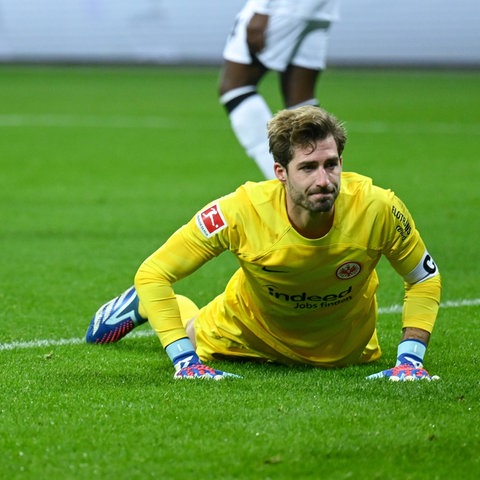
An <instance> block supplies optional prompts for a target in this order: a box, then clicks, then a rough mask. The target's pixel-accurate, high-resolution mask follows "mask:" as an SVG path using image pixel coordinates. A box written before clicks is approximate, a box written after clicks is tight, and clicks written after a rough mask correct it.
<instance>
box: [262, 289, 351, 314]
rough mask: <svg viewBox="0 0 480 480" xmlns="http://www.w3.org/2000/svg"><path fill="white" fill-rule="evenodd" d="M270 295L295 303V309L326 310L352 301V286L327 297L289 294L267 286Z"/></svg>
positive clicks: (304, 293) (305, 293) (303, 293)
mask: <svg viewBox="0 0 480 480" xmlns="http://www.w3.org/2000/svg"><path fill="white" fill-rule="evenodd" d="M266 287H267V289H268V293H269V295H271V296H272V297H275V298H276V299H278V300H284V301H286V302H293V303H295V304H296V305H295V307H294V308H307V309H310V308H311V309H315V308H326V307H333V306H335V305H339V304H340V303H343V302H346V301H348V300H351V299H352V296H351V293H352V286H351V285H350V287H348V288H347V289H346V290H342V291H341V292H339V293H329V294H327V295H309V294H308V293H307V292H302V293H294V294H288V293H284V292H280V291H278V290H277V289H276V288H275V286H273V285H266Z"/></svg>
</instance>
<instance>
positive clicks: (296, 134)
mask: <svg viewBox="0 0 480 480" xmlns="http://www.w3.org/2000/svg"><path fill="white" fill-rule="evenodd" d="M329 135H332V137H333V138H334V140H335V143H336V145H337V150H338V155H339V156H340V155H341V154H342V152H343V149H344V147H345V143H346V141H347V133H346V131H345V128H344V127H343V124H342V123H341V122H339V121H338V120H337V118H336V117H335V116H334V115H332V114H330V113H328V112H327V111H326V110H323V109H322V108H320V107H316V106H313V105H306V106H303V107H298V108H295V109H292V110H281V111H280V112H278V113H277V114H276V115H275V116H274V117H273V118H272V119H271V120H270V121H269V122H268V142H269V146H270V152H271V154H272V155H273V158H274V160H275V161H276V162H278V163H280V164H281V165H282V166H283V167H287V166H288V164H289V162H290V160H291V159H292V158H293V155H294V153H295V148H297V147H301V148H305V147H309V146H310V147H311V148H312V149H314V148H315V142H317V141H318V140H324V139H325V138H327V137H328V136H329Z"/></svg>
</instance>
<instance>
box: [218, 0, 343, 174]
mask: <svg viewBox="0 0 480 480" xmlns="http://www.w3.org/2000/svg"><path fill="white" fill-rule="evenodd" d="M338 10H339V0H301V1H297V0H248V1H247V3H246V4H245V6H244V8H243V9H242V10H241V11H240V13H239V14H238V15H237V18H236V20H235V23H234V25H233V28H232V31H231V33H230V35H229V37H228V39H227V42H226V45H225V49H224V51H223V58H224V65H223V68H222V71H221V73H220V80H219V96H220V102H221V103H222V104H223V105H224V107H225V109H226V110H227V112H228V115H229V117H230V123H231V125H232V129H233V131H234V133H235V135H236V137H237V139H238V140H239V142H240V144H241V145H242V146H243V148H244V149H245V151H246V153H247V154H248V155H249V156H250V157H251V158H253V159H254V160H255V163H256V164H257V165H258V167H259V168H260V170H261V171H262V173H263V175H264V176H265V178H267V179H271V178H275V175H274V173H273V159H272V156H271V154H270V152H269V149H268V140H267V135H266V125H267V122H268V121H269V120H270V118H271V116H272V112H271V110H270V108H269V106H268V105H267V103H266V101H265V99H264V98H263V97H262V96H261V95H260V94H259V93H258V90H257V86H258V84H259V82H260V80H261V79H262V78H263V77H264V75H265V74H266V73H267V72H268V71H270V70H273V71H276V72H278V75H279V82H280V91H281V96H282V99H283V103H284V106H285V107H286V108H295V107H297V106H301V105H318V101H317V99H316V98H315V86H316V83H317V80H318V78H319V76H320V73H321V71H322V70H324V69H325V64H326V54H327V42H328V34H329V28H330V25H331V23H332V22H333V21H335V20H337V19H338V15H339V12H338Z"/></svg>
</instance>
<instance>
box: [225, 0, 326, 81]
mask: <svg viewBox="0 0 480 480" xmlns="http://www.w3.org/2000/svg"><path fill="white" fill-rule="evenodd" d="M252 15H253V11H251V10H249V9H245V8H244V9H243V10H242V11H241V12H240V13H239V14H238V16H237V18H236V22H235V24H234V27H233V29H232V32H231V33H230V35H229V37H228V39H227V42H226V44H225V48H224V50H223V58H224V59H225V60H229V61H231V62H236V63H243V64H250V63H252V57H251V55H250V52H249V51H248V45H247V25H248V22H249V21H250V18H251V17H252ZM330 24H331V22H330V21H327V20H308V19H303V18H295V17H288V16H284V15H281V16H280V15H273V16H270V18H269V22H268V26H267V31H266V45H265V48H264V49H263V50H262V51H261V52H260V53H259V54H258V55H257V57H258V60H259V61H260V62H262V64H263V65H265V67H267V68H268V69H270V70H275V71H278V72H283V71H284V70H285V69H286V68H287V66H288V65H296V66H298V67H304V68H310V69H312V70H323V69H325V65H326V57H327V44H328V35H329V28H330Z"/></svg>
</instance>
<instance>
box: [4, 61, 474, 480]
mask: <svg viewBox="0 0 480 480" xmlns="http://www.w3.org/2000/svg"><path fill="white" fill-rule="evenodd" d="M217 73H218V72H217V70H216V69H212V68H206V69H200V68H198V69H194V68H152V67H137V68H133V67H131V68H127V67H109V68H107V67H105V68H100V67H92V68H88V67H63V68H61V67H55V68H54V67H40V66H38V67H29V66H17V67H15V66H5V65H4V66H1V67H0V166H1V170H0V198H1V200H0V218H1V229H0V248H1V256H2V260H1V276H0V283H1V288H0V300H1V313H0V318H1V330H0V366H1V374H0V398H1V406H0V478H2V479H6V480H7V479H8V480H14V479H22V480H23V479H28V480H30V479H31V480H39V479H40V480H43V479H49V480H56V479H58V480H60V479H61V480H64V479H67V480H70V479H72V480H83V479H85V480H87V479H88V480H91V479H102V480H104V479H106V480H109V479H115V480H124V479H125V480H134V479H139V480H140V479H141V480H145V479H154V478H155V479H158V478H161V479H166V480H180V479H186V478H189V479H199V480H203V479H205V480H217V479H218V480H228V479H246V480H257V479H262V480H267V479H278V480H291V479H293V478H295V479H299V480H300V479H302V480H303V479H332V480H341V479H369V480H371V479H389V480H391V479H393V480H395V479H402V480H408V479H411V480H412V479H418V480H429V479H441V480H443V479H456V478H461V479H464V480H467V479H473V478H478V476H477V475H478V472H479V471H480V460H479V459H480V455H479V449H480V410H479V409H480V376H479V369H480V361H479V341H480V315H479V304H480V300H479V297H480V291H479V287H478V285H479V278H480V266H479V265H480V261H479V255H478V244H479V243H478V242H479V235H480V225H479V215H478V212H479V209H480V193H479V192H480V190H479V187H478V183H479V180H480V160H479V158H478V156H479V153H478V152H479V138H480V113H479V112H480V74H479V72H478V71H451V72H449V71H408V70H405V71H402V70H348V69H335V68H331V69H329V70H327V71H326V72H325V73H324V74H323V77H322V78H321V80H320V82H319V86H318V98H319V100H320V101H321V103H322V105H323V106H324V107H326V108H327V109H329V110H330V111H332V112H334V113H335V114H336V115H337V116H338V117H339V118H341V119H342V120H344V121H345V122H346V127H347V130H348V133H349V141H348V143H347V147H346V150H345V153H344V169H345V170H355V171H358V172H360V173H363V174H366V175H369V176H372V177H373V179H374V181H375V182H376V183H377V184H379V185H382V186H385V187H391V188H392V189H393V190H395V192H396V193H397V194H398V195H399V196H400V197H401V198H402V199H403V200H404V201H405V203H406V204H407V205H408V207H409V209H410V210H411V212H412V214H413V215H414V218H415V219H416V223H417V226H418V228H419V229H420V231H421V233H422V235H423V238H424V239H425V241H426V243H427V246H428V248H429V251H430V253H431V254H432V255H433V256H434V258H435V260H436V262H437V264H438V265H439V268H440V270H441V273H442V276H443V286H444V289H443V298H442V308H441V311H440V315H439V318H438V322H437V325H436V328H435V331H434V334H433V336H432V340H431V343H430V347H429V350H428V352H427V357H426V367H427V369H428V370H429V371H430V372H431V373H432V374H436V375H439V376H440V377H441V380H440V381H439V382H432V383H420V382H417V383H407V384H395V383H388V382H382V381H376V382H369V381H366V380H365V379H364V378H365V376H366V375H368V374H370V373H373V372H375V371H378V370H380V369H383V368H387V367H388V366H391V365H392V364H393V363H394V361H395V352H396V344H397V343H398V340H399V336H400V314H399V313H398V306H399V305H401V302H402V296H403V292H402V283H401V281H400V280H399V278H397V276H396V274H394V273H393V271H392V270H391V268H390V267H389V266H388V265H387V264H386V263H385V262H382V263H380V265H379V268H378V270H379V275H380V280H381V286H380V290H379V303H380V308H381V314H380V319H379V337H380V340H381V343H382V347H383V350H384V357H383V359H382V360H381V361H380V362H378V364H376V365H368V366H363V367H352V368H347V369H342V370H320V369H313V368H306V367H305V368H303V367H298V368H286V367H281V366H273V365H253V364H248V363H238V364H237V363H225V362H217V363H215V365H216V366H218V367H219V368H223V369H225V370H227V371H231V372H234V373H238V374H241V375H242V376H243V379H241V380H233V379H227V380H225V381H223V382H201V381H194V382H175V381H174V380H173V379H172V374H173V372H172V367H171V365H170V362H169V361H168V359H167V358H166V355H165V354H164V352H163V351H162V349H161V347H160V344H159V342H158V340H157V338H156V337H155V336H153V335H151V334H150V333H149V327H148V325H144V326H142V327H140V328H139V329H138V333H137V334H135V335H132V336H130V337H127V338H125V339H124V340H122V341H121V342H119V343H118V344H116V345H112V346H107V347H96V346H87V345H85V344H84V343H83V342H82V337H83V336H84V334H85V330H86V327H87V325H88V323H89V321H90V318H91V316H92V314H93V313H94V311H95V310H96V309H97V308H98V307H99V306H100V305H101V304H102V303H104V302H105V301H107V300H108V299H110V298H111V297H113V296H115V295H117V294H118V293H120V292H121V291H123V290H124V289H125V288H127V287H128V286H129V285H131V283H132V279H133V275H134V273H135V271H136V268H137V267H138V265H139V264H140V262H141V261H143V259H144V258H145V257H146V256H147V255H149V254H150V253H151V252H152V251H153V250H154V249H156V248H157V247H158V246H159V245H160V244H161V243H162V242H163V240H164V239H165V238H166V237H167V236H168V235H169V234H170V233H172V232H173V231H174V230H175V229H176V228H177V227H179V226H180V225H181V224H182V223H184V222H185V221H187V220H188V219H189V218H190V217H191V216H192V215H193V214H194V212H195V211H196V210H197V209H199V208H200V207H201V206H203V205H204V204H205V203H207V202H208V201H210V200H212V199H214V198H216V197H218V196H220V195H223V194H225V193H228V192H230V191H231V190H233V189H234V188H236V186H238V185H239V184H240V183H242V182H244V181H246V180H261V175H260V173H259V171H257V169H256V167H255V166H254V164H253V162H252V161H250V160H249V159H247V158H246V157H245V154H244V153H243V151H242V149H241V148H240V146H239V145H238V143H237V141H236V139H235V138H234V136H233V134H232V132H231V130H230V127H229V124H228V119H227V118H226V115H225V114H224V112H223V110H222V108H221V107H220V105H219V103H218V99H217V97H216V83H217ZM261 89H262V91H263V93H264V94H265V96H266V97H267V98H268V100H269V102H270V103H271V105H272V108H273V110H274V111H275V110H278V109H280V108H281V107H282V105H281V103H280V100H279V96H278V92H277V82H276V79H275V77H273V76H270V77H268V78H267V79H266V80H265V82H264V83H263V84H262V86H261ZM234 268H235V262H234V260H233V259H232V258H231V257H230V256H228V255H223V256H221V257H220V258H218V259H216V260H215V261H213V262H210V263H209V264H208V265H206V266H205V267H204V268H203V269H201V270H200V271H198V272H197V273H196V274H195V275H193V276H192V277H190V278H188V279H185V280H183V281H182V282H180V283H179V284H178V285H177V287H176V290H177V291H178V292H179V293H184V294H186V295H188V296H190V297H191V298H193V299H194V300H195V301H196V302H197V303H199V304H203V303H204V302H207V301H208V300H209V299H210V298H212V297H213V296H214V295H216V294H217V293H218V292H220V291H221V290H222V288H223V286H224V284H225V281H226V279H227V278H228V276H229V275H230V274H231V272H232V271H233V269H234ZM391 306H394V307H395V308H393V309H389V307H391Z"/></svg>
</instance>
